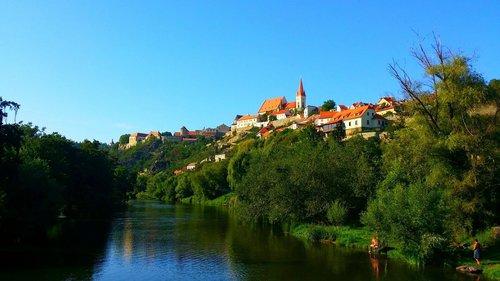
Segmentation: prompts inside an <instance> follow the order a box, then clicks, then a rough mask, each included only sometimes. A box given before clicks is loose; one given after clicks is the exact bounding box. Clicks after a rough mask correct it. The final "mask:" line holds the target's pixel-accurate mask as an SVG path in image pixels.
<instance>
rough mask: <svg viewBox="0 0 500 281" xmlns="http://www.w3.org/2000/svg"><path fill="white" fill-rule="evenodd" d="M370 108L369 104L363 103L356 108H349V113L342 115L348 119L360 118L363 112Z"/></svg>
mask: <svg viewBox="0 0 500 281" xmlns="http://www.w3.org/2000/svg"><path fill="white" fill-rule="evenodd" d="M369 108H371V106H369V105H364V106H362V107H358V108H355V109H352V110H351V114H349V116H348V117H344V119H345V120H350V119H355V118H360V117H362V116H363V114H365V112H366V111H367V110H368V109H369Z"/></svg>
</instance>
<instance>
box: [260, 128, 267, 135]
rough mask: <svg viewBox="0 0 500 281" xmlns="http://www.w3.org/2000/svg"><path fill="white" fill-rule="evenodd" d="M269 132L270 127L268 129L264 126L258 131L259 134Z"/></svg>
mask: <svg viewBox="0 0 500 281" xmlns="http://www.w3.org/2000/svg"><path fill="white" fill-rule="evenodd" d="M267 132H269V130H268V129H266V128H262V129H260V130H259V132H258V133H259V134H264V133H267Z"/></svg>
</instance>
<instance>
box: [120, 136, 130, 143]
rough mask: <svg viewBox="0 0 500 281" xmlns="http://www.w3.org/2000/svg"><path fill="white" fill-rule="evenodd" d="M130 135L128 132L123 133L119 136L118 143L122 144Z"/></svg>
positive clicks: (126, 141)
mask: <svg viewBox="0 0 500 281" xmlns="http://www.w3.org/2000/svg"><path fill="white" fill-rule="evenodd" d="M129 137H130V134H125V135H121V136H120V140H119V141H118V143H119V144H121V145H124V144H127V143H128V138H129Z"/></svg>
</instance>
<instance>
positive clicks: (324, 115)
mask: <svg viewBox="0 0 500 281" xmlns="http://www.w3.org/2000/svg"><path fill="white" fill-rule="evenodd" d="M337 115H340V113H339V112H336V111H321V112H320V113H319V115H318V117H317V118H316V120H314V125H315V126H321V125H323V124H326V123H328V122H330V120H331V119H333V118H334V117H335V116H337Z"/></svg>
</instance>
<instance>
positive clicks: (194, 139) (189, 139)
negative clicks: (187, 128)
mask: <svg viewBox="0 0 500 281" xmlns="http://www.w3.org/2000/svg"><path fill="white" fill-rule="evenodd" d="M197 140H198V139H196V138H183V139H182V141H197Z"/></svg>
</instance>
